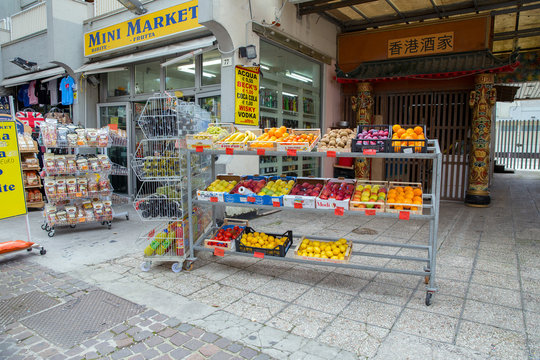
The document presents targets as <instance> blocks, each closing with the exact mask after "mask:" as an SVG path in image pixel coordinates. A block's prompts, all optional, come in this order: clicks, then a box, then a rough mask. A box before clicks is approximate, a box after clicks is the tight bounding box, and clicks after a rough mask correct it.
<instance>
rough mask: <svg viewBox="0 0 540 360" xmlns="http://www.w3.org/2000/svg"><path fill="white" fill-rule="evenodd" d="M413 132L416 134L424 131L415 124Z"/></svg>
mask: <svg viewBox="0 0 540 360" xmlns="http://www.w3.org/2000/svg"><path fill="white" fill-rule="evenodd" d="M414 132H415V133H416V135H420V134H423V133H424V129H422V128H421V127H420V126H417V127H415V128H414Z"/></svg>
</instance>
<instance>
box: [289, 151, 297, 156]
mask: <svg viewBox="0 0 540 360" xmlns="http://www.w3.org/2000/svg"><path fill="white" fill-rule="evenodd" d="M287 155H289V156H297V155H296V149H289V150H287Z"/></svg>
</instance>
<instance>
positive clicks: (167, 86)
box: [76, 1, 221, 196]
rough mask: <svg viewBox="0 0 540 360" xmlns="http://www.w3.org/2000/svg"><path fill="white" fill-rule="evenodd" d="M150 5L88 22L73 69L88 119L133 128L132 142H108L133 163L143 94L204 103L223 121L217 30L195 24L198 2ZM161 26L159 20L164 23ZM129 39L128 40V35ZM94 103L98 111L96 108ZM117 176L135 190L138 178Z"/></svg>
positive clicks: (116, 157)
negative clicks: (79, 61) (81, 56)
mask: <svg viewBox="0 0 540 360" xmlns="http://www.w3.org/2000/svg"><path fill="white" fill-rule="evenodd" d="M166 5H168V4H166V2H164V1H155V2H153V3H151V4H148V6H147V8H148V13H147V14H145V15H143V16H140V17H137V18H135V19H132V20H126V18H130V17H131V16H130V13H127V12H123V13H120V14H115V15H112V16H111V17H109V18H106V19H99V20H97V21H92V22H90V21H89V22H87V23H86V24H85V39H84V41H85V55H86V56H87V59H88V60H89V61H88V62H87V63H86V64H84V65H83V66H82V67H80V68H79V69H77V70H76V72H77V73H80V74H81V75H82V78H83V79H86V81H84V86H85V89H86V90H87V91H86V92H85V96H87V100H88V110H87V114H88V122H87V123H88V124H90V122H91V121H92V120H93V119H94V118H95V119H96V126H106V125H109V124H113V126H118V128H119V129H124V130H126V131H127V132H128V138H129V141H128V147H127V148H114V147H113V148H111V149H110V150H109V155H110V157H111V160H112V161H113V162H116V163H118V164H120V165H123V166H126V167H128V168H130V163H129V158H130V155H132V154H133V153H134V152H135V150H136V149H137V146H138V144H139V141H140V140H141V139H142V138H143V135H142V131H141V130H140V128H139V127H138V125H137V120H138V118H139V116H140V114H141V112H142V111H143V108H144V105H145V103H146V101H147V100H148V99H149V98H150V97H151V96H153V95H155V94H157V93H162V94H163V93H169V94H171V95H172V96H177V97H178V98H179V99H181V100H183V101H190V102H195V103H197V104H199V105H200V106H201V107H203V108H204V109H205V110H207V111H208V112H209V113H210V117H211V118H212V119H214V120H216V121H219V119H220V116H221V86H220V84H221V54H220V53H219V51H218V50H217V43H216V39H215V37H214V36H212V35H211V34H210V32H209V31H208V30H206V29H204V27H202V26H201V25H199V24H198V6H197V1H187V2H184V3H182V4H178V5H175V6H172V7H165V8H164V6H166ZM159 25H161V26H159ZM126 36H127V37H128V38H130V39H129V40H126V39H125V38H124V37H126ZM92 106H95V107H96V110H95V117H94V116H93V111H92V110H91V107H92ZM128 174H129V175H128V176H127V178H126V177H125V176H124V177H116V178H115V177H113V180H112V182H113V186H114V188H115V189H117V191H119V192H123V193H126V194H129V195H130V196H133V195H134V193H136V191H137V190H136V189H137V183H136V179H135V177H132V176H131V171H128Z"/></svg>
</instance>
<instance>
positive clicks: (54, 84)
mask: <svg viewBox="0 0 540 360" xmlns="http://www.w3.org/2000/svg"><path fill="white" fill-rule="evenodd" d="M47 90H49V96H50V97H51V105H52V106H56V105H58V81H56V79H54V80H51V81H49V82H48V83H47Z"/></svg>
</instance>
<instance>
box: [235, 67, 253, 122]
mask: <svg viewBox="0 0 540 360" xmlns="http://www.w3.org/2000/svg"><path fill="white" fill-rule="evenodd" d="M235 70H236V76H235V82H236V85H235V92H234V93H235V99H236V100H235V102H234V103H235V116H234V123H235V124H239V125H253V126H257V127H258V126H259V67H258V66H255V67H243V66H238V65H237V66H236V69H235Z"/></svg>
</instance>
